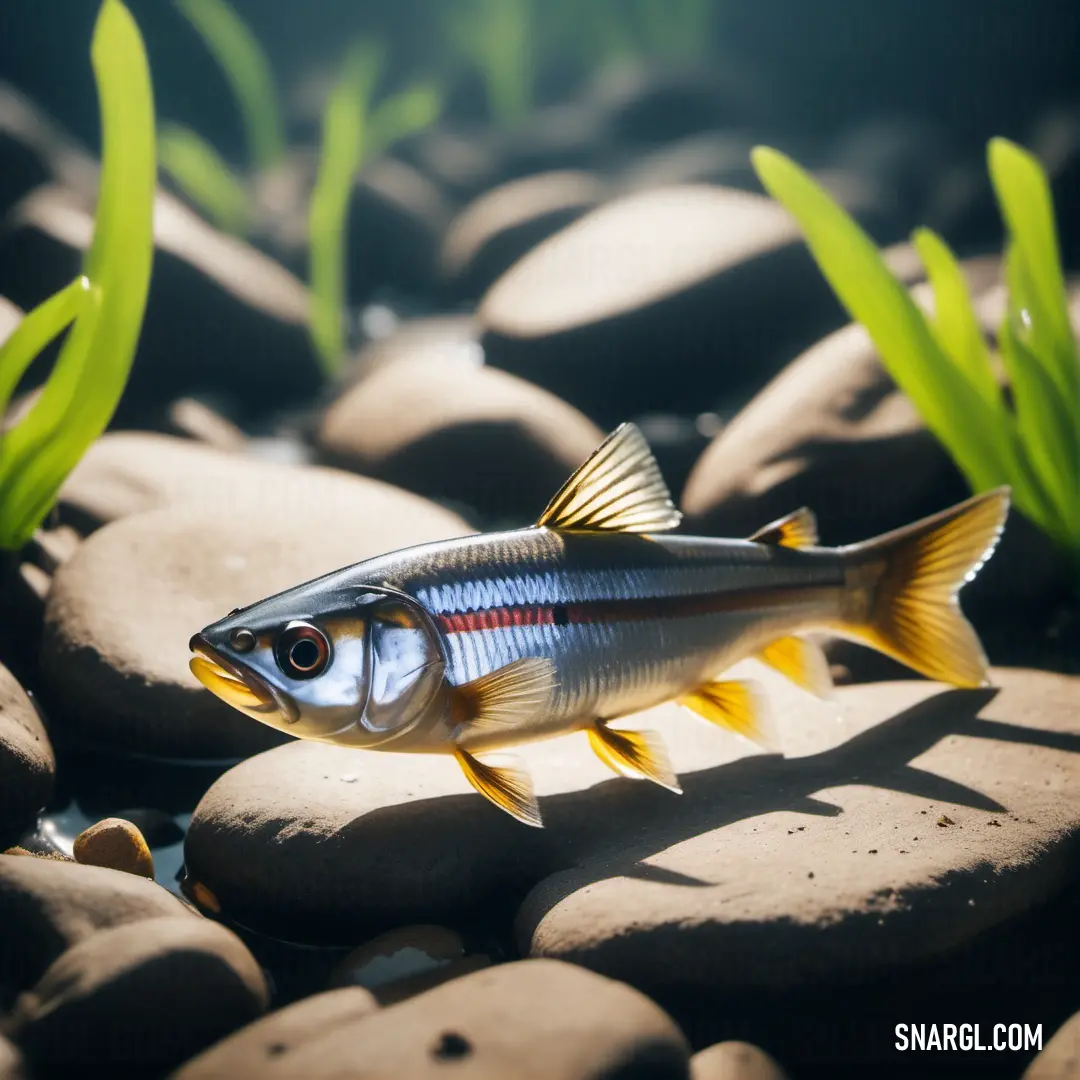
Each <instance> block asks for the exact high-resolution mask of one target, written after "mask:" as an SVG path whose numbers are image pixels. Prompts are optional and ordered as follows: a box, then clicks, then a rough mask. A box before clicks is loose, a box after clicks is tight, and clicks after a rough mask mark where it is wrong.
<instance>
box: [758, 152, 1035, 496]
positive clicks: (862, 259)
mask: <svg viewBox="0 0 1080 1080" xmlns="http://www.w3.org/2000/svg"><path fill="white" fill-rule="evenodd" d="M752 159H753V163H754V167H755V169H756V170H757V174H758V176H759V177H760V179H761V181H762V183H763V184H764V185H765V187H766V189H767V190H768V191H769V193H770V194H771V195H772V196H773V197H774V198H776V199H777V200H778V201H779V202H780V203H782V204H783V205H784V206H785V207H786V209H787V210H788V212H789V213H791V215H792V216H793V217H794V218H795V219H796V221H797V222H798V223H799V225H800V227H801V228H802V231H803V234H804V236H805V238H806V242H807V244H808V246H809V248H810V251H811V254H812V255H813V256H814V258H815V260H816V261H817V264H818V266H819V267H820V269H821V271H822V273H823V274H824V275H825V277H826V279H827V280H828V282H829V284H830V285H831V286H832V288H833V291H834V292H835V293H836V295H837V296H838V298H839V299H840V301H841V303H842V304H843V305H844V307H845V308H847V310H848V312H849V314H850V315H851V317H852V318H853V319H855V320H857V321H858V322H860V323H862V324H863V326H864V327H865V328H866V329H867V331H868V332H869V334H870V337H871V339H872V340H873V342H874V345H875V347H876V348H877V351H878V353H879V354H880V356H881V359H882V362H883V363H884V365H885V367H886V370H887V371H888V372H889V374H890V375H891V376H892V377H893V379H894V380H895V381H896V383H897V385H898V386H899V387H900V388H901V389H902V390H903V391H904V392H905V393H906V394H907V395H908V396H909V397H910V398H911V400H912V402H913V403H914V404H915V407H916V408H917V409H918V410H919V412H920V413H921V414H922V417H923V419H924V420H925V422H926V425H927V427H928V428H929V429H930V430H931V432H933V434H934V435H935V436H936V437H937V438H938V439H939V440H940V441H941V443H942V444H943V445H944V446H945V448H946V449H947V450H948V452H949V453H950V455H951V456H952V457H953V459H954V461H955V462H956V464H957V465H958V467H959V468H960V469H961V471H962V472H963V473H964V475H965V476H966V477H967V479H968V480H969V482H970V483H971V485H972V486H973V487H974V488H975V489H976V490H982V489H985V488H989V487H994V486H997V485H999V484H1004V483H1008V482H1009V481H1010V480H1011V479H1012V477H1013V475H1014V474H1015V458H1016V454H1017V442H1016V434H1015V430H1014V428H1013V426H1012V425H1007V424H1004V423H1002V416H1001V413H1000V412H999V410H997V409H995V408H994V407H993V406H991V405H989V404H988V403H987V402H986V401H985V400H984V399H983V397H982V396H981V395H980V394H979V392H978V391H977V389H976V388H975V385H974V384H973V383H972V381H971V380H970V379H969V378H968V376H967V375H966V374H964V372H962V371H961V370H960V369H959V368H958V367H957V366H956V365H954V364H952V363H951V362H950V361H949V359H948V358H947V357H946V356H945V354H944V353H943V352H942V350H941V347H940V346H939V344H938V341H937V338H936V337H935V336H934V333H933V331H932V330H931V328H930V326H929V324H928V323H927V321H926V318H925V316H924V315H923V313H922V312H921V311H920V310H919V308H918V306H917V305H916V304H915V302H914V301H913V300H912V299H911V297H910V296H909V295H908V291H907V289H905V288H904V287H903V286H902V285H901V284H900V282H899V281H897V280H896V278H894V277H893V275H892V274H891V273H890V272H889V269H888V267H887V266H886V265H885V262H884V261H883V259H882V258H881V254H880V253H879V251H878V250H877V247H876V246H875V245H874V243H873V241H871V240H870V238H869V237H868V236H867V235H866V234H865V233H864V232H863V230H862V229H861V228H859V226H858V225H857V224H856V223H855V222H854V221H853V220H852V219H851V217H850V216H849V215H848V214H847V213H846V211H844V210H843V209H842V208H841V207H840V206H839V205H837V203H836V202H835V201H834V200H833V199H832V197H831V196H830V195H829V194H828V193H827V192H826V191H825V190H824V189H823V188H822V187H821V186H820V185H819V184H818V183H817V182H816V181H815V180H813V178H812V177H810V176H809V174H807V173H806V172H805V171H804V170H802V169H800V168H799V166H798V165H796V164H795V163H794V162H793V161H791V160H790V159H789V158H787V157H786V156H785V155H783V154H781V153H779V152H778V151H776V150H772V149H769V148H767V147H758V148H756V149H755V150H754V152H753V155H752Z"/></svg>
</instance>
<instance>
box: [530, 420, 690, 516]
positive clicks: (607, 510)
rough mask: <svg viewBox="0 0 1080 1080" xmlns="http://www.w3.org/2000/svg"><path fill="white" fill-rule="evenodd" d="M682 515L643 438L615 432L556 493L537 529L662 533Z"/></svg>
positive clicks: (628, 429) (632, 430) (624, 429)
mask: <svg viewBox="0 0 1080 1080" xmlns="http://www.w3.org/2000/svg"><path fill="white" fill-rule="evenodd" d="M681 520H682V515H681V514H680V513H679V511H678V510H676V509H675V504H674V503H673V502H672V501H671V493H670V492H669V491H668V487H667V484H665V483H664V478H663V476H661V474H660V466H659V465H657V463H656V458H654V457H653V454H652V451H651V450H650V449H649V444H648V443H647V442H646V441H645V436H644V435H642V434H641V432H640V431H639V430H638V429H637V428H636V427H635V426H634V425H633V424H623V425H621V426H620V427H618V428H616V429H615V431H613V432H612V433H611V434H610V435H609V436H608V437H607V438H606V439H605V440H604V441H603V442H602V443H601V444H600V446H599V447H598V448H597V449H596V450H595V451H594V452H593V454H592V456H591V457H590V458H589V460H588V461H586V462H585V464H584V465H582V466H581V468H579V469H578V470H577V472H575V473H574V475H573V476H571V477H570V479H569V480H567V481H566V483H565V484H563V486H562V487H561V488H560V489H559V491H558V494H556V496H555V498H553V499H552V500H551V502H549V503H548V505H547V509H546V510H544V512H543V513H542V514H541V515H540V520H539V521H538V522H537V525H546V526H547V527H548V528H549V529H567V530H569V529H577V530H583V531H589V532H606V531H612V532H634V533H648V532H666V531H668V530H670V529H675V528H678V525H679V522H680V521H681Z"/></svg>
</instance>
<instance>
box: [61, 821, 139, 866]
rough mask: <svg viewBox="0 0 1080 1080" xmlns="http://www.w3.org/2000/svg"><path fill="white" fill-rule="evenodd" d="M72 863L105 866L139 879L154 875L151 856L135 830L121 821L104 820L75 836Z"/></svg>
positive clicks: (134, 827) (130, 824) (133, 826)
mask: <svg viewBox="0 0 1080 1080" xmlns="http://www.w3.org/2000/svg"><path fill="white" fill-rule="evenodd" d="M73 854H74V856H75V861H76V862H79V863H82V864H83V865H84V866H107V867H109V869H111V870H122V871H123V872H124V873H127V874H137V875H139V876H140V877H148V878H152V877H153V876H154V857H153V855H151V854H150V848H149V847H148V846H147V843H146V839H145V838H144V837H143V834H142V833H141V832H139V830H138V828H136V826H135V825H133V824H132V823H131V822H130V821H125V820H124V819H123V818H104V819H102V820H101V821H99V822H97V823H96V824H94V825H91V826H90V827H89V828H88V829H83V831H82V832H81V833H79V835H78V836H76V837H75V844H74V848H73Z"/></svg>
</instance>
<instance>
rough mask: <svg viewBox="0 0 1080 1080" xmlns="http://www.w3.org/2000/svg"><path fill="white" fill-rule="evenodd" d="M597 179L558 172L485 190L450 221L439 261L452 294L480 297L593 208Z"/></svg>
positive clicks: (600, 186)
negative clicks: (505, 274) (545, 242)
mask: <svg viewBox="0 0 1080 1080" xmlns="http://www.w3.org/2000/svg"><path fill="white" fill-rule="evenodd" d="M605 190H606V188H605V185H604V183H603V182H602V181H601V180H600V179H599V177H596V176H593V175H592V174H590V173H585V172H577V171H571V170H562V171H557V172H547V173H538V174H536V175H533V176H527V177H523V178H521V179H519V180H510V181H508V182H507V183H505V184H500V185H499V186H498V187H496V188H493V189H492V190H490V191H487V192H485V193H484V194H483V195H481V196H480V197H479V198H477V199H475V200H474V201H473V202H471V203H470V204H469V205H468V206H466V207H465V209H464V210H462V211H461V213H460V214H458V216H457V217H456V218H455V219H454V221H453V223H452V224H451V225H450V228H449V230H448V231H447V234H446V238H445V239H444V241H443V246H442V253H441V256H440V265H441V270H442V275H443V277H444V278H445V279H446V280H447V282H448V284H449V287H450V288H451V289H452V290H453V292H454V293H455V295H461V296H479V295H480V294H481V293H483V292H484V290H485V289H487V288H488V286H489V285H491V283H492V282H494V281H495V280H496V278H498V277H499V275H500V274H502V273H503V272H504V271H506V270H508V269H509V268H510V267H511V266H512V265H513V264H514V263H515V262H517V260H518V259H519V258H521V256H522V255H524V254H525V253H526V252H528V251H530V250H531V249H532V248H534V247H535V246H536V245H537V244H538V243H540V242H541V241H542V240H545V239H547V237H549V236H551V235H552V234H553V233H554V232H556V231H557V230H559V229H561V228H564V227H565V226H566V225H569V224H570V222H571V221H574V220H575V219H576V218H578V217H580V216H581V215H582V214H583V213H585V211H586V210H589V209H591V208H592V207H593V206H595V205H596V204H597V203H598V202H599V201H600V200H601V198H603V195H604V193H605Z"/></svg>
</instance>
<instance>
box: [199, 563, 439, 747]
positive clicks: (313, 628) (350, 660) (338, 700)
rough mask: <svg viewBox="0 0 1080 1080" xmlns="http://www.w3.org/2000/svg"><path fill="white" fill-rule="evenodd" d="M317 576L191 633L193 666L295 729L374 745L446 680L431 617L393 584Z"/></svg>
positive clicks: (259, 712)
mask: <svg viewBox="0 0 1080 1080" xmlns="http://www.w3.org/2000/svg"><path fill="white" fill-rule="evenodd" d="M317 585H318V583H311V585H308V586H300V587H299V588H297V589H294V590H291V591H290V592H286V593H281V594H279V595H278V596H274V597H270V598H269V599H267V600H262V601H260V602H259V603H256V604H252V605H251V606H250V607H246V608H243V609H237V610H234V611H232V612H230V613H229V614H228V615H227V616H226V617H225V618H224V619H220V620H218V621H217V622H215V623H211V624H210V625H209V626H207V627H205V628H204V629H203V630H201V631H200V632H199V633H197V634H195V635H194V637H192V639H191V641H190V642H189V647H190V649H191V651H192V652H193V653H194V654H195V655H194V656H193V657H192V659H191V661H190V667H191V671H192V673H193V674H194V675H195V677H196V678H197V679H198V680H199V681H200V682H201V683H202V684H203V685H204V686H205V687H206V688H207V689H208V690H210V691H211V692H212V693H214V694H216V695H217V696H218V697H219V698H221V699H222V700H223V701H225V702H226V703H227V704H229V705H231V706H232V707H233V708H235V709H238V710H239V711H240V712H242V713H244V714H245V715H247V716H250V717H251V718H252V719H254V720H258V721H260V722H261V723H264V724H268V725H269V726H271V727H274V728H278V729H280V730H282V731H286V732H288V733H289V734H290V735H295V736H297V737H299V738H304V739H314V740H318V741H322V742H341V743H347V744H348V745H351V746H361V747H373V746H377V745H379V744H380V743H383V742H388V741H390V740H392V739H397V738H399V737H401V736H402V735H404V734H405V733H406V732H407V731H410V730H412V729H413V728H414V727H416V725H417V724H418V723H419V722H420V721H421V720H422V719H423V718H424V717H425V716H426V715H428V714H429V712H430V710H431V707H432V705H433V704H434V702H435V700H436V698H437V697H438V696H439V694H440V693H442V692H443V691H444V690H445V682H444V676H443V672H444V657H443V652H442V647H441V644H440V639H439V635H438V632H437V630H436V628H435V626H434V624H433V623H432V621H431V617H430V616H429V615H428V613H427V612H426V611H425V610H424V609H423V607H422V606H421V605H420V604H418V603H417V602H416V601H415V600H414V599H413V598H412V597H410V596H408V595H406V594H405V593H401V592H398V591H397V590H394V589H390V588H379V587H372V586H363V587H357V588H342V587H335V588H322V589H320V588H317V587H316V586H317Z"/></svg>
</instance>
